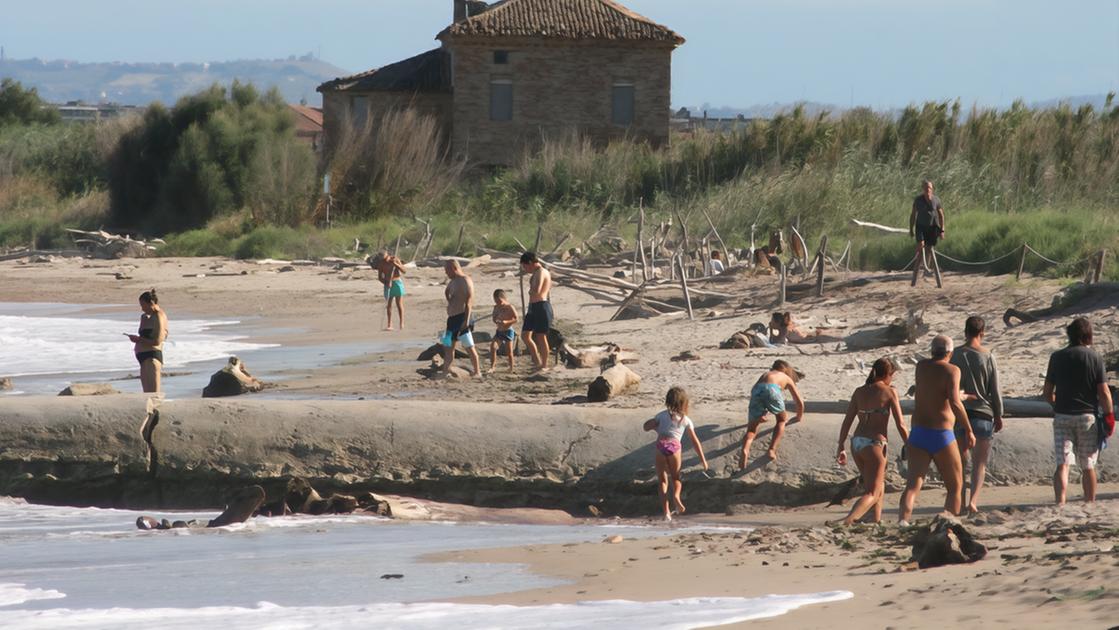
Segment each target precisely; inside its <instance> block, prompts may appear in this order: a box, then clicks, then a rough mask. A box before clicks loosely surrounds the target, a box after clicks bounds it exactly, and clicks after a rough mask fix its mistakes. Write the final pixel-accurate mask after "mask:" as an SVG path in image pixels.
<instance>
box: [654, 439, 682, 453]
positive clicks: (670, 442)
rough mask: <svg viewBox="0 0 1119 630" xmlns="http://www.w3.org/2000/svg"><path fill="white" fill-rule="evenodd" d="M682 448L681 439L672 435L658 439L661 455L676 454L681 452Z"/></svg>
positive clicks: (658, 448)
mask: <svg viewBox="0 0 1119 630" xmlns="http://www.w3.org/2000/svg"><path fill="white" fill-rule="evenodd" d="M681 448H682V446H681V445H680V440H677V439H673V438H670V437H662V438H660V439H658V440H657V450H658V451H660V453H661V455H665V456H668V455H675V454H676V453H679V452H680V449H681Z"/></svg>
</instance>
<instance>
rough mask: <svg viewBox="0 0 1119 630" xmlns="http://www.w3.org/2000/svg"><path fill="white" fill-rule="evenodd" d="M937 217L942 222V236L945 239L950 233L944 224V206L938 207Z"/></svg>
mask: <svg viewBox="0 0 1119 630" xmlns="http://www.w3.org/2000/svg"><path fill="white" fill-rule="evenodd" d="M936 217H937V219H938V220H939V221H940V236H941V237H943V236H944V235H945V234H947V233H948V226H947V225H945V223H944V206H937V208H936Z"/></svg>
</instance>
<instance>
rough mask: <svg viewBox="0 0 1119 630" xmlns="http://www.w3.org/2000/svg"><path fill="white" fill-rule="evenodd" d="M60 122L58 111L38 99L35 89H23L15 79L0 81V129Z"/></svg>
mask: <svg viewBox="0 0 1119 630" xmlns="http://www.w3.org/2000/svg"><path fill="white" fill-rule="evenodd" d="M61 120H62V117H61V116H59V114H58V110H56V109H54V108H53V107H51V106H50V105H48V104H47V103H46V102H45V101H44V100H43V99H41V98H39V91H38V90H37V89H35V88H30V89H25V88H24V87H23V85H22V84H20V82H19V81H16V80H15V79H4V80H2V81H0V127H6V126H8V125H31V124H35V123H40V124H44V125H52V124H55V123H58V122H61Z"/></svg>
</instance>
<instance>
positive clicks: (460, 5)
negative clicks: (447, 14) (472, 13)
mask: <svg viewBox="0 0 1119 630" xmlns="http://www.w3.org/2000/svg"><path fill="white" fill-rule="evenodd" d="M454 1H455V24H458V23H459V22H462V21H463V20H465V19H466V18H467V17H468V16H467V15H466V0H454Z"/></svg>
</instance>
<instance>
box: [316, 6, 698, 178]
mask: <svg viewBox="0 0 1119 630" xmlns="http://www.w3.org/2000/svg"><path fill="white" fill-rule="evenodd" d="M453 4H454V21H453V23H452V24H451V25H450V26H448V27H447V28H445V29H444V30H443V31H442V32H440V33H439V34H438V35H437V36H436V39H438V40H439V41H440V42H441V44H442V45H441V46H440V47H439V48H436V49H434V50H430V51H428V52H425V53H422V54H420V55H416V56H415V57H411V58H409V59H405V60H403V61H399V62H397V63H393V64H390V65H387V66H384V67H382V68H377V69H374V70H369V71H367V72H363V73H361V74H356V75H353V76H350V77H343V78H339V79H335V80H333V81H328V82H326V83H323V84H322V85H320V86H319V88H318V91H319V92H321V93H322V94H323V119H324V128H325V131H326V141H327V143H328V144H332V143H334V142H335V140H336V138H337V137H338V134H340V133H342V131H343V129H345V128H347V125H346V124H344V123H345V122H346V121H347V120H348V121H349V122H350V123H351V124H350V125H349V128H351V129H352V128H362V127H363V126H364V125H365V123H366V121H368V120H370V118H372V119H373V120H375V119H376V117H378V116H381V115H383V114H384V113H385V112H386V111H390V110H393V109H396V108H403V107H412V108H415V109H417V110H418V111H421V112H425V113H428V114H431V115H433V116H435V117H436V118H437V119H438V120H439V121H440V124H441V126H442V128H443V130H444V134H445V139H446V141H447V142H448V143H449V145H450V148H451V149H452V151H453V152H454V153H455V154H457V155H460V156H463V157H465V158H466V159H467V160H468V161H469V162H470V163H472V164H483V165H508V164H512V163H514V162H515V161H516V160H517V159H518V158H519V157H520V156H521V155H522V153H523V152H524V151H525V149H526V148H528V149H532V148H534V147H535V146H537V145H538V144H539V143H540V142H541V140H542V139H544V138H549V137H557V136H560V135H562V134H564V133H568V132H570V131H575V132H577V133H579V134H581V135H583V136H585V137H588V138H590V139H592V140H593V141H595V142H596V143H598V144H605V143H606V142H607V141H609V140H610V139H614V138H622V137H631V138H635V139H638V140H645V141H647V142H649V143H650V144H652V145H654V146H660V145H663V144H666V143H667V142H668V133H669V115H670V112H671V110H670V92H671V77H672V52H673V51H674V50H675V49H676V48H677V47H678V46H680V45H681V44H683V43H684V38H683V37H681V36H680V35H677V34H676V33H674V32H673V31H671V30H669V29H668V28H667V27H664V26H661V25H659V24H656V23H654V22H652V21H651V20H649V19H648V18H645V17H643V16H641V15H638V14H636V13H634V12H633V11H630V10H629V9H627V8H625V7H623V6H621V5H620V4H618V3H616V2H613V1H612V0H504V1H503V2H498V3H495V4H493V5H487V4H486V3H485V2H476V1H467V0H453Z"/></svg>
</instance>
